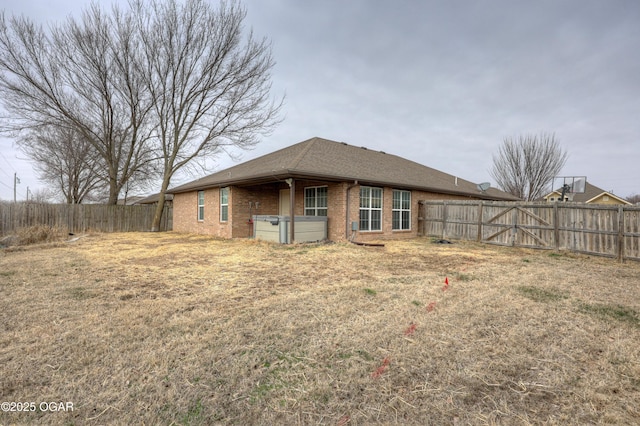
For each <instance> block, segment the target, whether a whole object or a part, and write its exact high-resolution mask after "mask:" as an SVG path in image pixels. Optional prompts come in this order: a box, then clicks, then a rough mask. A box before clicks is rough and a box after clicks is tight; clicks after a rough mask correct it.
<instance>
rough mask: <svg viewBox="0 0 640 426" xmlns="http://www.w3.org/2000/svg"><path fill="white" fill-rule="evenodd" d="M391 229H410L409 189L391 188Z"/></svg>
mask: <svg viewBox="0 0 640 426" xmlns="http://www.w3.org/2000/svg"><path fill="white" fill-rule="evenodd" d="M391 215H392V216H391V229H393V230H409V229H411V191H400V190H399V189H394V190H393V206H392V210H391Z"/></svg>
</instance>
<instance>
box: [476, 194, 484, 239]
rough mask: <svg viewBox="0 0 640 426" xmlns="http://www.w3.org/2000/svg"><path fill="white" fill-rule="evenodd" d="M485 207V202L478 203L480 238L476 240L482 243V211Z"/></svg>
mask: <svg viewBox="0 0 640 426" xmlns="http://www.w3.org/2000/svg"><path fill="white" fill-rule="evenodd" d="M483 207H484V201H482V200H480V202H479V203H478V237H477V238H476V241H478V242H481V241H482V214H483V212H482V210H483Z"/></svg>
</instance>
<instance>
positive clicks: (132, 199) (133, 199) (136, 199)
mask: <svg viewBox="0 0 640 426" xmlns="http://www.w3.org/2000/svg"><path fill="white" fill-rule="evenodd" d="M143 198H144V197H143V196H141V195H131V196H130V197H127V198H126V199H125V198H121V199H119V200H118V204H119V205H124V204H126V205H127V206H130V205H133V204H137V203H138V202H139V200H142V199H143Z"/></svg>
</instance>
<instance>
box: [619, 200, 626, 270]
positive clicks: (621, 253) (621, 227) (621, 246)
mask: <svg viewBox="0 0 640 426" xmlns="http://www.w3.org/2000/svg"><path fill="white" fill-rule="evenodd" d="M624 249H625V245H624V207H623V206H622V205H619V206H618V244H617V251H618V260H619V261H620V262H624Z"/></svg>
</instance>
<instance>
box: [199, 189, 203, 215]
mask: <svg viewBox="0 0 640 426" xmlns="http://www.w3.org/2000/svg"><path fill="white" fill-rule="evenodd" d="M198 220H199V221H203V220H204V191H198Z"/></svg>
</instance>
